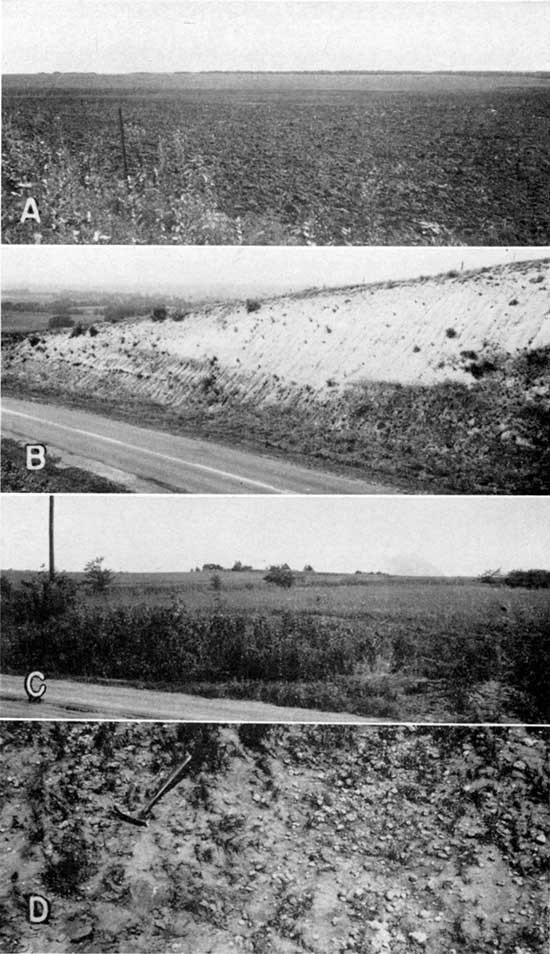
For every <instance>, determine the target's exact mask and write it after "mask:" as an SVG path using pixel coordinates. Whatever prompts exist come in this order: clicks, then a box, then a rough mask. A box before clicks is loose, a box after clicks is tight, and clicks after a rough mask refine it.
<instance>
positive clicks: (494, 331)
mask: <svg viewBox="0 0 550 954" xmlns="http://www.w3.org/2000/svg"><path fill="white" fill-rule="evenodd" d="M258 304H259V308H258V309H257V310H250V305H249V306H248V308H247V304H246V302H244V301H243V302H232V303H228V304H223V305H214V306H209V307H203V308H199V309H196V310H194V311H191V312H190V313H189V314H188V315H186V316H185V318H184V319H183V320H182V321H174V320H173V319H171V318H168V319H166V320H165V321H162V322H154V321H152V320H151V319H144V318H141V319H128V320H126V321H124V322H121V323H119V324H116V325H111V324H106V323H103V324H100V325H98V326H97V330H98V334H97V335H96V336H95V337H92V336H90V335H89V333H85V334H83V335H80V336H78V337H70V335H69V334H68V333H67V331H63V332H61V333H59V332H57V333H54V332H50V333H47V334H45V335H43V336H42V339H41V341H40V342H39V343H38V344H36V342H35V343H34V345H33V344H32V343H31V342H30V340H29V339H28V338H27V339H26V340H25V341H23V342H21V343H20V344H18V345H17V346H15V347H14V348H12V349H10V350H9V355H8V358H7V362H6V370H11V371H12V372H15V373H16V374H17V375H18V376H19V375H20V376H22V377H25V378H28V379H29V380H34V381H36V382H39V381H40V382H42V383H46V384H47V383H51V384H55V385H56V386H66V387H67V388H68V389H70V390H77V391H88V392H89V391H90V390H93V391H95V392H100V393H102V394H103V395H105V396H109V395H110V396H112V397H113V398H115V397H116V396H117V395H121V396H122V395H124V394H131V395H133V396H134V397H136V396H140V395H141V396H144V397H147V398H149V399H152V400H154V401H156V402H158V403H160V404H165V405H171V406H175V407H177V406H178V404H180V403H183V402H186V401H188V400H189V399H190V398H192V397H193V395H196V396H200V397H201V400H202V399H204V398H205V397H208V398H209V399H211V400H212V403H215V402H216V401H217V400H219V399H220V398H221V396H223V397H224V398H228V397H229V398H230V397H235V398H238V399H240V400H243V399H244V400H251V401H253V402H256V403H258V404H263V403H272V402H283V403H284V402H286V401H289V402H297V403H309V402H310V401H312V400H314V401H319V400H321V401H324V400H326V399H328V398H329V397H332V398H333V397H334V396H335V395H337V394H338V393H339V391H341V390H342V389H344V388H346V387H347V386H348V385H350V384H353V383H357V382H361V381H386V382H396V383H397V382H399V383H401V384H423V385H430V384H437V383H440V382H443V381H457V382H463V383H465V384H472V383H473V382H474V380H475V378H474V375H473V374H472V371H471V367H472V363H474V364H475V363H476V362H480V361H483V360H491V359H493V358H495V357H496V356H507V355H509V356H514V355H517V354H519V353H521V352H525V351H528V350H534V349H537V348H541V347H544V346H548V345H550V264H549V262H548V261H544V262H541V261H537V262H527V263H518V264H514V265H506V266H499V267H496V268H492V269H485V270H481V271H477V272H468V273H463V274H458V275H456V274H454V273H451V274H449V275H443V276H436V277H433V278H423V279H418V280H414V281H404V282H395V283H387V284H378V285H365V286H359V287H357V286H355V287H350V288H343V289H337V290H330V291H311V292H307V293H302V294H298V295H288V296H283V297H278V298H272V299H267V300H264V301H260V302H258Z"/></svg>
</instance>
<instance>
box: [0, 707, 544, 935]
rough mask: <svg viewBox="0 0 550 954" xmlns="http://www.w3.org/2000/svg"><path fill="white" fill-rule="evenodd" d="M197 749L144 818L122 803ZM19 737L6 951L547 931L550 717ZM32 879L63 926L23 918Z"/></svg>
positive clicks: (119, 728) (39, 731)
mask: <svg viewBox="0 0 550 954" xmlns="http://www.w3.org/2000/svg"><path fill="white" fill-rule="evenodd" d="M187 750H189V751H190V752H191V754H192V756H193V758H192V762H191V765H190V772H189V776H188V777H186V778H185V780H184V781H183V782H182V783H181V785H180V786H179V787H178V788H176V789H174V790H173V791H172V792H171V793H170V794H169V795H167V796H166V797H165V799H164V800H163V801H161V802H159V803H158V805H157V807H156V808H155V809H154V812H153V815H154V817H153V818H152V820H151V821H150V823H149V827H148V828H145V829H144V828H136V827H134V826H131V825H128V824H126V823H125V822H123V821H121V820H119V819H117V818H115V817H114V816H113V815H112V806H113V804H115V803H117V804H119V805H122V806H123V807H124V808H125V810H129V811H132V810H134V811H135V810H136V808H137V807H138V806H140V805H142V804H143V802H144V800H145V798H146V796H147V795H148V794H151V792H152V791H153V790H154V789H155V787H156V786H157V785H158V783H159V779H160V778H162V777H164V775H165V774H166V773H167V772H168V771H170V770H171V768H173V766H174V765H175V764H177V763H178V761H179V760H181V758H182V757H183V754H184V752H185V751H187ZM3 753H4V759H5V766H6V768H5V772H4V775H3V778H2V780H1V783H0V784H1V786H2V789H3V795H4V807H3V809H2V813H1V815H0V828H1V831H0V835H1V837H2V840H3V844H4V848H5V850H4V852H3V854H2V862H1V864H2V869H3V870H2V880H1V883H2V885H3V898H2V901H1V904H2V912H3V915H4V917H3V921H2V927H1V928H0V932H1V933H0V938H1V941H2V950H5V951H16V950H22V949H23V950H25V951H36V952H38V951H42V952H49V951H65V952H66V951H76V950H78V951H89V952H92V951H102V952H103V951H105V952H108V951H113V952H116V951H126V950H132V951H152V952H155V951H157V952H161V951H162V952H166V951H169V952H174V954H184V952H188V951H193V952H196V954H202V952H205V954H206V952H207V951H208V952H217V954H222V952H226V951H227V950H233V949H235V950H243V951H250V952H256V954H267V952H271V951H272V952H277V954H278V952H281V951H282V952H288V954H294V952H296V954H298V952H300V951H303V950H308V951H311V952H319V954H321V952H327V954H328V952H331V954H333V952H336V954H339V952H344V951H351V952H356V954H367V952H368V954H371V952H372V951H378V952H390V951H391V952H392V954H410V952H411V951H416V950H419V951H427V952H431V954H440V952H441V951H444V950H445V951H451V950H453V949H454V950H455V951H456V952H459V951H463V952H471V951H474V950H475V951H476V954H489V952H491V954H493V952H495V951H501V952H514V954H527V952H528V954H539V952H540V954H542V952H543V950H545V945H546V944H547V942H548V934H547V921H546V912H545V903H546V900H547V891H546V887H545V886H546V884H547V880H546V879H547V877H548V866H549V859H550V847H549V843H548V840H547V839H548V837H549V812H548V793H549V788H550V766H549V762H548V735H547V732H546V731H545V730H535V729H533V730H529V729H525V728H523V727H517V728H505V727H501V728H498V729H495V728H471V727H470V728H460V729H459V728H449V727H446V728H441V729H438V728H433V727H432V728H406V727H384V728H381V727H359V726H353V727H336V726H329V727H321V726H312V727H305V726H286V727H283V726H269V725H263V726H242V727H235V726H192V725H180V726H175V725H159V724H144V723H142V724H133V725H132V724H118V725H116V724H97V723H93V724H81V725H77V724H72V725H71V724H68V723H65V724H53V725H49V726H47V725H41V726H38V725H35V726H32V725H29V724H26V725H22V724H15V723H8V724H6V723H5V724H4V727H3ZM77 831H78V835H77ZM67 833H68V834H67ZM31 836H32V837H31ZM74 839H77V840H78V844H76V842H74V843H73V840H74ZM53 858H55V859H56V862H55V863H56V865H57V868H56V870H57V872H58V873H59V870H60V869H59V865H60V863H61V862H63V861H64V862H65V868H64V869H63V870H62V878H61V882H55V881H52V879H51V876H50V872H51V864H52V859H53ZM70 859H72V867H71V866H70V865H68V861H69V860H70ZM29 893H38V894H44V895H45V896H46V897H48V899H49V900H50V902H51V905H52V913H51V918H50V921H49V923H48V924H46V925H41V926H36V927H31V926H30V925H29V924H28V923H27V922H26V919H25V908H26V896H27V895H28V894H29Z"/></svg>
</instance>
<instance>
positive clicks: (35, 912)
mask: <svg viewBox="0 0 550 954" xmlns="http://www.w3.org/2000/svg"><path fill="white" fill-rule="evenodd" d="M49 916H50V902H49V901H48V899H47V898H43V897H42V895H40V894H31V895H30V897H29V922H30V924H44V922H45V921H47V920H48V918H49Z"/></svg>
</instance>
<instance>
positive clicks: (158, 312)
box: [151, 305, 168, 321]
mask: <svg viewBox="0 0 550 954" xmlns="http://www.w3.org/2000/svg"><path fill="white" fill-rule="evenodd" d="M151 318H152V319H153V321H166V319H167V318H168V309H167V308H166V306H165V305H157V307H156V308H153V314H152V315H151Z"/></svg>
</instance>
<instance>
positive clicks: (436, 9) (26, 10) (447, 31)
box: [2, 0, 550, 73]
mask: <svg viewBox="0 0 550 954" xmlns="http://www.w3.org/2000/svg"><path fill="white" fill-rule="evenodd" d="M2 7H3V21H4V22H3V46H2V49H3V69H4V72H7V73H18V72H23V73H37V72H41V71H44V72H52V71H60V72H73V71H76V72H90V71H91V72H97V73H127V72H135V71H143V72H149V71H152V72H170V71H173V70H184V71H185V70H193V71H194V70H316V69H322V70H342V69H343V70H352V69H356V70H504V71H507V70H528V71H529V70H548V69H550V4H549V3H547V2H537V0H527V2H525V0H524V2H515V0H502V2H499V0H489V2H487V0H469V2H454V0H435V2H428V3H426V2H420V0H419V2H416V0H405V2H395V0H382V2H376V3H369V2H364V0H363V2H362V0H355V2H347V0H323V2H317V0H295V2H284V0H276V2H272V0H246V2H236V0H224V2H215V0H191V2H185V0H2Z"/></svg>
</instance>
